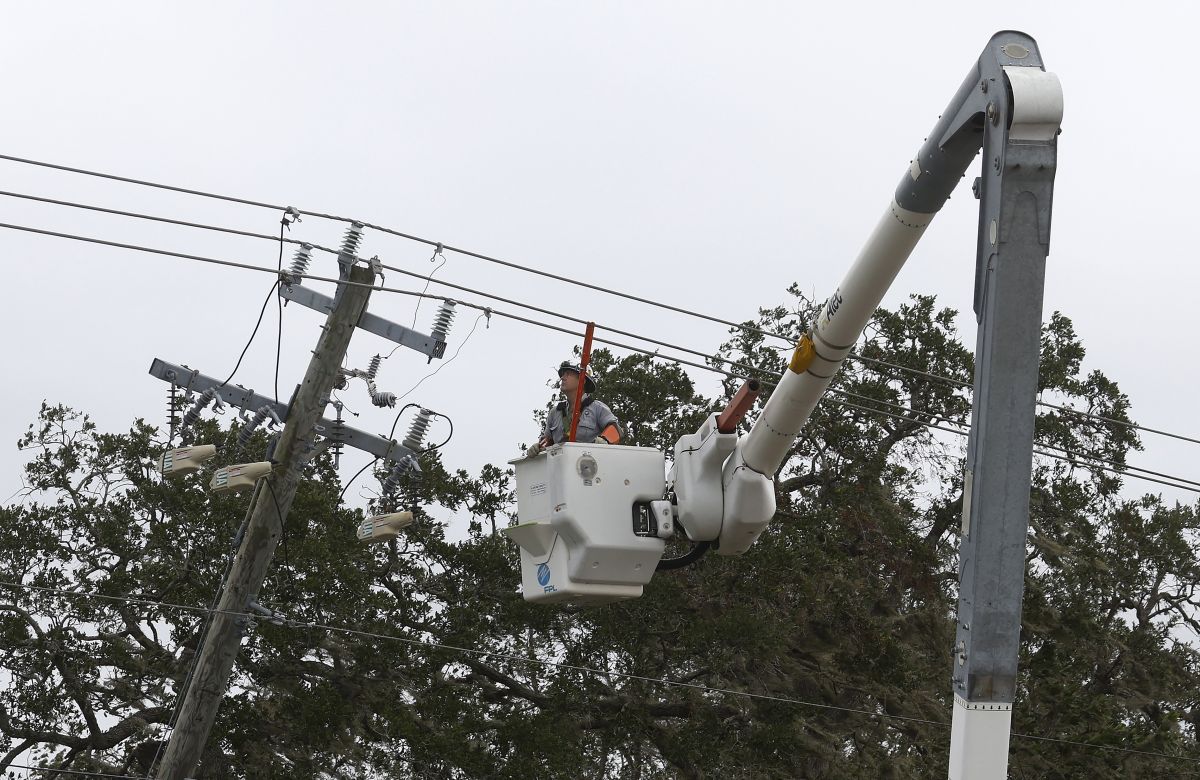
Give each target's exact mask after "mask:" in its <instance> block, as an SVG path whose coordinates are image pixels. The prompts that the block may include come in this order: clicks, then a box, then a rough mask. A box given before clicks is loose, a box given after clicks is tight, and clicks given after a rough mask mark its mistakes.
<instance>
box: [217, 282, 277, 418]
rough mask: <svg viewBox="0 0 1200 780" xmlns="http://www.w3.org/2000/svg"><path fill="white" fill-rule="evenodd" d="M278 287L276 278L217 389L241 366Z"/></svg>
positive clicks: (231, 377)
mask: <svg viewBox="0 0 1200 780" xmlns="http://www.w3.org/2000/svg"><path fill="white" fill-rule="evenodd" d="M278 287H279V280H278V279H276V280H275V281H274V282H272V283H271V289H270V290H268V291H267V297H266V298H265V299H264V300H263V304H262V309H260V310H259V312H258V321H257V322H255V323H254V330H253V331H251V332H250V339H249V340H248V341H247V342H246V346H244V347H242V354H240V355H238V359H237V363H236V364H235V365H234V367H233V370H232V371H230V372H229V376H227V377H225V381H224V382H222V383H221V384H219V385H217V389H218V390H220V389H221V388H222V387H224V386H225V385H227V384H229V382H230V380H231V379H233V376H234V374H236V373H237V371H238V369H239V368H241V367H242V360H243V359H244V358H245V357H246V352H248V351H249V349H250V345H251V344H253V343H254V337H255V336H257V335H258V329H259V327H260V326H261V325H262V321H263V315H264V314H266V313H267V304H269V303H270V302H271V296H272V295H275V290H276V289H277V288H278ZM276 387H278V386H276ZM278 392H279V391H278V389H276V395H278Z"/></svg>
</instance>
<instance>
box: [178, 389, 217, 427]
mask: <svg viewBox="0 0 1200 780" xmlns="http://www.w3.org/2000/svg"><path fill="white" fill-rule="evenodd" d="M209 401H215V402H216V403H215V404H214V405H213V408H214V409H220V408H221V407H222V406H223V402H222V401H221V396H220V395H219V394H218V393H217V391H216V390H213V389H212V388H211V387H210V388H208V389H207V390H205V391H204V392H203V393H201V394H200V397H199V398H197V399H196V401H195V403H193V404H192V407H191V408H190V409H188V410H187V413H186V414H185V415H183V426H182V428H181V430H183V431H186V430H187V429H188V428H190V427H192V426H193V425H195V423H196V421H197V420H199V419H200V413H201V412H203V411H204V407H206V406H208V403H209Z"/></svg>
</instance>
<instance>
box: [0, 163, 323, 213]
mask: <svg viewBox="0 0 1200 780" xmlns="http://www.w3.org/2000/svg"><path fill="white" fill-rule="evenodd" d="M0 160H8V161H9V162H16V163H21V164H22V165H36V166H38V167H41V168H53V169H54V170H56V171H66V172H67V173H79V174H83V175H84V176H96V177H98V178H101V179H111V180H112V181H123V182H125V183H127V184H137V185H139V186H142V187H154V188H156V189H160V190H170V191H171V192H182V193H183V194H185V195H198V196H200V197H202V198H213V199H215V200H224V201H228V202H230V203H241V204H242V205H244V206H257V207H259V208H264V209H273V210H275V211H283V210H284V209H286V208H287V207H286V206H276V205H273V204H271V203H263V202H261V201H257V200H247V199H246V198H235V197H233V196H232V195H218V194H217V193H215V192H204V191H203V190H190V189H188V188H186V187H176V186H174V185H171V184H159V183H157V182H152V181H146V180H144V179H133V178H130V177H128V176H118V175H116V174H114V173H101V172H99V171H89V170H87V169H85V168H72V167H71V166H69V165H58V164H57V163H48V162H42V161H40V160H30V159H27V158H24V157H13V156H12V155H8V154H0ZM314 216H316V215H314Z"/></svg>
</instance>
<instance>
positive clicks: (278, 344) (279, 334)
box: [275, 215, 288, 401]
mask: <svg viewBox="0 0 1200 780" xmlns="http://www.w3.org/2000/svg"><path fill="white" fill-rule="evenodd" d="M287 226H288V221H287V215H284V217H283V219H281V220H279V263H278V267H279V273H283V231H284V228H286V227H287ZM275 289H276V290H277V291H278V289H279V282H276V283H275ZM275 304H276V305H277V306H278V309H279V318H278V320H277V324H278V327H277V328H276V330H275V400H276V401H278V400H279V356H280V354H281V353H282V352H283V296H282V295H276V296H275Z"/></svg>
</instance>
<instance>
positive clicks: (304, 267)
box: [286, 244, 313, 287]
mask: <svg viewBox="0 0 1200 780" xmlns="http://www.w3.org/2000/svg"><path fill="white" fill-rule="evenodd" d="M312 248H313V247H312V244H301V245H300V248H299V249H297V250H296V253H295V254H294V255H292V265H291V267H290V268H288V272H287V281H286V284H287V285H288V286H289V287H290V286H291V285H293V284H298V283H299V282H300V281H301V280H302V279H303V278H304V274H306V273H308V264H309V263H310V262H311V261H312Z"/></svg>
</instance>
